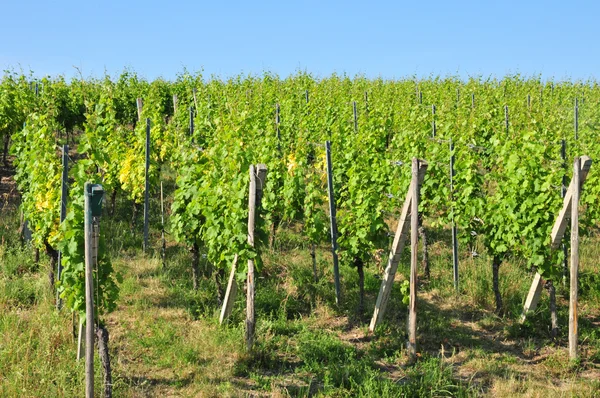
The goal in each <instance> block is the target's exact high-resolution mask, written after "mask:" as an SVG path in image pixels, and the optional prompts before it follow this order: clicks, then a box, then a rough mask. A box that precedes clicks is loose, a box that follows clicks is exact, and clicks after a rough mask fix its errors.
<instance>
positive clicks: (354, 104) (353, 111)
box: [352, 101, 358, 133]
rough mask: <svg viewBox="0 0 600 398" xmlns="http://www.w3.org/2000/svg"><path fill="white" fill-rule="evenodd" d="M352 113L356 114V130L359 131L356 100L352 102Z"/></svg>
mask: <svg viewBox="0 0 600 398" xmlns="http://www.w3.org/2000/svg"><path fill="white" fill-rule="evenodd" d="M352 113H353V114H354V132H355V133H358V114H357V112H356V101H353V102H352Z"/></svg>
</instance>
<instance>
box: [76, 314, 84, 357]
mask: <svg viewBox="0 0 600 398" xmlns="http://www.w3.org/2000/svg"><path fill="white" fill-rule="evenodd" d="M84 339H85V336H84V334H83V319H80V320H79V333H78V334H77V362H79V361H80V360H81V357H82V355H83V345H84Z"/></svg>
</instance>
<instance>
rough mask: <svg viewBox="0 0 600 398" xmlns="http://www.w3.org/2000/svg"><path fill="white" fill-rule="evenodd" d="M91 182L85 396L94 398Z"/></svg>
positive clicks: (87, 191)
mask: <svg viewBox="0 0 600 398" xmlns="http://www.w3.org/2000/svg"><path fill="white" fill-rule="evenodd" d="M91 194H92V192H91V184H90V183H85V186H84V239H85V396H86V398H94V276H93V266H94V264H93V250H92V244H93V242H92V241H93V236H92V209H91V203H90V196H91Z"/></svg>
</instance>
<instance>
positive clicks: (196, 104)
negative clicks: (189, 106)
mask: <svg viewBox="0 0 600 398" xmlns="http://www.w3.org/2000/svg"><path fill="white" fill-rule="evenodd" d="M197 91H198V90H197V89H196V87H194V88H193V89H192V95H193V96H194V107H195V108H196V109H198V100H197V99H196V92H197ZM208 101H209V102H210V96H209V98H208Z"/></svg>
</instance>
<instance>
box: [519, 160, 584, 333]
mask: <svg viewBox="0 0 600 398" xmlns="http://www.w3.org/2000/svg"><path fill="white" fill-rule="evenodd" d="M591 167H592V160H591V159H590V158H589V157H588V156H582V157H581V158H580V170H579V173H578V178H577V179H576V178H575V176H573V178H572V179H571V183H570V184H569V189H567V193H566V194H565V198H564V200H563V207H562V209H561V210H560V212H559V213H558V217H556V221H555V222H554V226H553V227H552V233H551V235H550V239H551V240H550V247H551V249H553V250H555V249H557V248H558V247H559V246H560V244H561V242H562V240H563V237H564V235H565V230H566V229H567V221H568V219H569V215H570V214H571V213H572V208H571V205H572V202H573V200H572V199H573V191H574V190H575V185H578V186H579V187H580V188H579V189H581V187H582V186H583V183H584V182H585V180H586V179H587V175H588V173H589V171H590V168H591ZM577 180H579V184H576V181H577ZM571 233H572V232H571ZM571 250H572V248H571ZM538 275H539V274H536V276H535V277H534V279H533V283H532V284H531V287H530V288H529V294H528V295H527V299H526V300H525V305H524V306H523V313H522V314H521V323H523V322H525V319H526V318H527V313H528V312H530V311H534V310H535V309H536V307H537V303H538V301H539V295H540V293H541V291H542V287H541V285H542V279H541V276H538Z"/></svg>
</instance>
